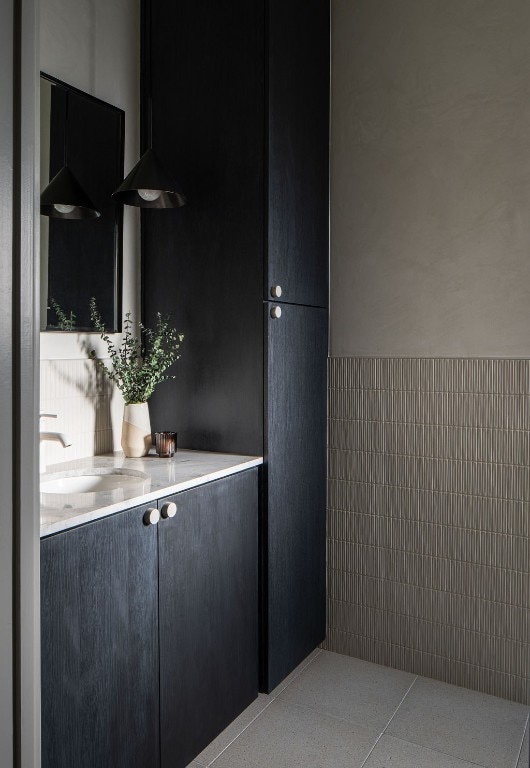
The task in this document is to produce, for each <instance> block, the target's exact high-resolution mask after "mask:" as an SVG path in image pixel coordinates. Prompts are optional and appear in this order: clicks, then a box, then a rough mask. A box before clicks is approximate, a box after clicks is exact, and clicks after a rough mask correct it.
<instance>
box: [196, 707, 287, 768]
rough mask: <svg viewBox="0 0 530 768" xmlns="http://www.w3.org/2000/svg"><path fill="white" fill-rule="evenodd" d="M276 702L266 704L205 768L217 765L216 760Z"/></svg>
mask: <svg viewBox="0 0 530 768" xmlns="http://www.w3.org/2000/svg"><path fill="white" fill-rule="evenodd" d="M275 701H276V699H275V698H274V699H271V700H270V701H269V702H267V704H265V706H264V707H263V709H262V710H260V711H259V712H258V714H257V715H255V716H254V717H253V718H252V720H250V721H249V722H248V723H247V724H246V725H245V727H244V728H243V730H242V731H241V732H240V733H238V734H237V736H234V738H233V739H232V741H230V742H229V743H228V744H227V745H226V747H223V749H222V750H221V751H220V752H219V754H218V755H216V756H215V757H214V759H213V760H211V761H210V762H209V763H208V765H207V766H205V768H210V766H211V765H213V764H214V763H215V761H216V760H218V759H219V758H220V757H221V755H222V754H223V752H226V750H227V749H228V747H231V746H232V744H233V743H234V741H237V740H238V739H239V737H240V736H242V735H243V734H244V733H245V731H246V730H247V728H248V727H249V726H251V725H252V723H253V722H255V721H256V720H257V719H258V717H261V715H262V714H263V713H264V712H265V710H266V709H268V708H269V707H270V705H271V704H273V703H274V702H275Z"/></svg>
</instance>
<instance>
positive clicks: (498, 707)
mask: <svg viewBox="0 0 530 768" xmlns="http://www.w3.org/2000/svg"><path fill="white" fill-rule="evenodd" d="M529 712H530V709H529V708H528V707H525V706H522V705H520V704H514V703H512V702H509V701H505V700H504V699H498V698H495V697H494V696H487V695H485V694H481V693H477V692H475V691H469V690H466V689H465V688H458V687H456V686H452V685H447V684H445V683H440V682H437V681H435V680H429V679H427V678H424V677H418V676H416V675H413V674H409V673H408V672H400V671H397V670H394V669H389V668H387V667H382V666H379V665H377V664H370V663H369V662H366V661H360V660H359V659H353V658H350V657H349V656H340V655H338V654H335V653H329V652H328V651H320V650H317V651H315V652H314V653H313V654H311V656H309V657H308V658H307V659H306V660H305V662H303V663H302V664H301V665H300V666H299V667H298V668H297V669H296V670H295V671H294V672H293V673H292V674H291V675H290V676H289V677H288V678H287V679H286V680H285V681H284V682H283V683H282V684H281V685H280V686H279V687H278V688H277V689H276V690H274V691H273V692H272V693H271V694H269V695H263V694H260V696H259V697H258V699H257V700H256V701H255V702H254V703H253V704H251V706H250V707H249V708H248V709H247V710H245V712H243V713H242V714H241V715H240V716H239V717H238V718H237V720H236V721H234V723H232V724H231V725H230V726H229V727H228V728H227V729H226V730H225V731H223V733H221V734H220V736H218V737H217V739H215V741H213V742H212V743H211V744H210V745H209V746H208V747H207V748H206V749H205V750H204V751H203V752H202V753H201V754H200V755H199V756H198V757H197V758H196V759H195V761H194V762H193V763H191V765H190V767H189V768H209V767H210V766H212V768H426V767H431V768H473V767H474V768H476V767H477V766H481V767H482V768H528V737H529V733H528V732H529V723H528V719H529Z"/></svg>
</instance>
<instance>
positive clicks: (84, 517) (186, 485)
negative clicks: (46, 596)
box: [40, 451, 263, 539]
mask: <svg viewBox="0 0 530 768" xmlns="http://www.w3.org/2000/svg"><path fill="white" fill-rule="evenodd" d="M197 453H200V452H199V451H198V452H197ZM205 453H206V452H205ZM208 455H212V454H208ZM222 455H226V454H222ZM262 464H263V457H261V456H253V457H249V458H248V459H246V460H245V461H238V462H237V463H235V464H233V465H231V466H228V467H223V468H222V469H218V470H215V471H213V472H207V473H205V474H204V475H199V476H196V477H193V478H190V479H187V480H182V481H179V482H178V483H174V484H170V485H168V486H167V487H162V488H158V489H157V490H155V491H149V492H148V493H145V494H141V495H139V496H136V497H132V498H128V499H123V500H120V501H118V502H115V503H114V504H110V505H106V506H104V507H100V508H98V509H90V510H87V511H80V512H77V513H74V514H73V515H72V517H71V518H69V519H65V520H55V521H53V522H49V523H41V525H40V538H41V539H45V538H47V537H48V536H52V535H54V534H57V533H62V532H63V531H68V530H71V529H73V528H77V527H79V526H81V525H86V524H87V523H91V522H95V521H96V520H101V519H103V518H105V517H109V516H110V515H115V514H117V513H118V512H123V511H125V510H127V509H133V508H134V507H140V506H143V505H144V504H149V502H151V501H157V500H159V499H163V498H165V497H166V496H172V495H174V494H176V493H180V492H181V491H187V490H190V489H191V488H197V487H199V486H201V485H205V484H206V483H210V482H214V481H215V480H221V479H222V478H223V477H230V475H235V474H237V473H238V472H244V471H245V470H247V469H253V468H255V467H259V466H261V465H262Z"/></svg>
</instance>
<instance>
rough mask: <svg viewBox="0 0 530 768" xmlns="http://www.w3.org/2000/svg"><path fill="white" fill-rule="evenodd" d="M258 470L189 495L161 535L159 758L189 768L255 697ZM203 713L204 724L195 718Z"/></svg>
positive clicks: (168, 765)
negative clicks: (251, 511) (253, 511)
mask: <svg viewBox="0 0 530 768" xmlns="http://www.w3.org/2000/svg"><path fill="white" fill-rule="evenodd" d="M254 475H255V473H254V472H245V473H241V474H239V475H234V476H233V477H230V478H228V479H227V480H225V481H223V483H222V484H221V486H220V487H218V486H219V484H218V483H214V484H213V485H205V486H202V487H201V488H196V489H194V490H191V491H186V492H184V493H181V494H179V495H178V497H173V498H172V499H171V500H172V501H175V502H176V503H177V505H178V509H177V515H176V517H175V523H176V524H174V525H161V526H160V527H159V566H160V578H161V580H162V582H163V588H161V589H160V615H159V624H160V699H161V745H162V746H161V751H162V762H163V765H164V766H166V768H184V766H187V765H188V763H189V762H190V761H191V760H192V759H193V758H194V757H195V756H196V755H197V754H198V753H199V752H201V751H202V750H203V749H204V747H206V746H207V744H209V742H210V741H211V740H212V739H213V738H214V737H215V736H217V734H218V733H220V732H221V731H222V730H223V729H224V728H225V727H226V726H227V725H228V724H229V723H230V722H231V721H232V720H234V718H235V717H237V715H238V714H239V713H240V712H241V711H242V710H243V709H245V708H246V707H247V706H248V705H249V704H250V703H251V702H252V701H253V700H254V699H255V698H256V696H257V681H258V600H257V595H258V565H257V562H258V556H257V553H258V532H257V515H256V514H251V513H249V510H256V509H257V504H258V487H257V482H256V477H255V476H254ZM197 712H199V713H200V717H196V716H192V713H197Z"/></svg>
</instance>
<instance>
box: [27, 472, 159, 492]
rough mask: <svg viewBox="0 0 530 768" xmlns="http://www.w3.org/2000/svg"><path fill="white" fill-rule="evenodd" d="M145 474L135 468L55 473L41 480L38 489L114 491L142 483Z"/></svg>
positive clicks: (42, 490) (53, 490)
mask: <svg viewBox="0 0 530 768" xmlns="http://www.w3.org/2000/svg"><path fill="white" fill-rule="evenodd" d="M145 480H147V475H146V474H144V473H143V472H137V471H135V470H130V469H127V470H123V471H119V470H116V469H113V470H99V471H98V470H93V469H92V470H87V471H86V472H76V473H75V474H74V473H70V472H69V473H66V472H64V473H57V474H55V475H49V476H48V477H46V478H43V479H42V480H41V484H40V491H41V493H45V494H55V495H59V494H60V495H65V494H74V493H75V494H78V493H98V492H99V491H114V490H116V489H118V488H126V487H127V486H130V485H134V484H138V483H143V482H144V481H145Z"/></svg>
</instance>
